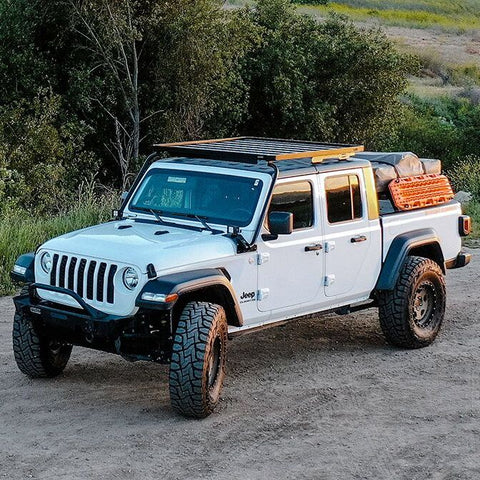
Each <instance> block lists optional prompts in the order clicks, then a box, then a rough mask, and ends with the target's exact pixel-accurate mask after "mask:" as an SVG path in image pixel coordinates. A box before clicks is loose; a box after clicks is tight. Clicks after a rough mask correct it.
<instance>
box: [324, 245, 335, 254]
mask: <svg viewBox="0 0 480 480" xmlns="http://www.w3.org/2000/svg"><path fill="white" fill-rule="evenodd" d="M333 250H335V242H325V253H329V252H333Z"/></svg>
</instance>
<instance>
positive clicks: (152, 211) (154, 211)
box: [148, 208, 167, 225]
mask: <svg viewBox="0 0 480 480" xmlns="http://www.w3.org/2000/svg"><path fill="white" fill-rule="evenodd" d="M148 211H149V212H150V213H151V214H152V215H153V216H154V217H155V218H156V219H157V220H158V221H159V222H160V223H161V224H163V225H166V224H167V222H166V221H165V220H164V219H163V218H162V217H161V216H160V213H161V212H157V210H154V209H153V208H149V209H148Z"/></svg>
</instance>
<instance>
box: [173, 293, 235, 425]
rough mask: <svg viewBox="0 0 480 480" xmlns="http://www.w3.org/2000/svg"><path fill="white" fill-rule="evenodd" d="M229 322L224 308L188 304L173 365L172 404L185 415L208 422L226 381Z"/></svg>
mask: <svg viewBox="0 0 480 480" xmlns="http://www.w3.org/2000/svg"><path fill="white" fill-rule="evenodd" d="M227 333H228V331H227V320H226V316H225V310H224V309H223V307H221V306H220V305H216V304H213V303H207V302H191V303H188V304H187V305H186V306H185V308H184V310H183V312H182V314H181V316H180V321H179V323H178V327H177V330H176V332H175V338H174V341H173V349H172V359H171V363H170V400H171V403H172V407H173V409H174V410H176V411H177V412H178V413H180V414H181V415H184V416H186V417H193V418H205V417H207V416H208V415H210V414H211V413H212V412H213V410H214V409H215V407H216V405H217V403H218V401H219V399H220V392H221V390H222V386H223V381H224V378H225V363H226V352H227Z"/></svg>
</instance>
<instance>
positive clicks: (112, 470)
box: [0, 250, 480, 480]
mask: <svg viewBox="0 0 480 480" xmlns="http://www.w3.org/2000/svg"><path fill="white" fill-rule="evenodd" d="M473 253H474V258H473V262H472V264H471V265H469V266H468V267H467V268H464V269H460V270H456V271H450V272H449V273H448V276H447V284H448V310H447V315H446V322H445V327H444V330H443V332H442V334H441V336H440V337H439V338H438V339H437V341H436V342H435V344H434V345H432V346H431V347H428V348H425V349H422V350H416V351H402V350H398V349H394V348H391V347H389V346H387V345H386V344H385V342H384V340H383V338H382V335H381V332H380V330H379V327H378V319H377V313H376V311H375V310H368V311H364V312H361V313H358V314H355V315H350V316H345V317H339V316H335V315H332V316H327V317H322V318H318V319H308V320H300V321H298V322H292V323H290V324H288V325H286V326H284V327H278V328H274V329H271V330H266V331H263V332H261V333H257V334H252V335H249V336H245V337H242V338H238V339H236V340H234V341H233V342H232V343H231V344H230V345H229V364H228V365H229V368H228V377H227V381H226V385H225V387H224V391H223V396H222V401H221V404H220V408H219V409H218V411H217V412H216V413H214V414H213V415H212V416H210V417H209V418H207V419H206V420H202V421H196V420H186V419H183V418H181V417H179V416H177V415H176V414H174V412H173V411H172V410H171V409H170V407H169V399H168V385H167V368H166V367H164V366H158V365H153V364H148V363H135V364H129V363H127V362H125V361H124V360H122V359H120V358H117V357H116V356H113V355H108V354H102V353H99V352H94V351H89V350H86V349H81V348H76V349H74V352H73V354H72V358H71V361H70V363H69V365H68V366H67V368H66V370H65V372H64V374H63V375H62V376H60V377H58V378H57V379H54V380H30V379H29V378H27V377H25V376H23V375H22V374H21V373H20V372H19V371H18V370H17V368H16V365H15V362H14V360H13V354H12V349H11V328H12V316H13V307H12V301H11V299H10V298H2V299H0V369H1V373H0V478H2V477H4V478H8V479H12V480H14V479H25V478H35V479H49V480H50V479H52V478H55V479H70V478H72V479H82V480H83V479H85V480H88V479H97V478H102V479H142V480H148V479H154V478H155V479H157V478H162V479H184V478H185V479H186V478H188V479H202V478H205V479H227V478H228V479H229V480H234V479H296V480H297V479H315V480H316V479H406V480H407V479H408V480H414V479H420V478H421V479H435V480H440V479H445V480H447V479H448V480H453V479H458V480H465V479H472V480H473V479H475V480H477V479H478V478H480V460H479V458H480V393H479V386H480V383H479V358H478V356H479V351H480V313H479V309H478V306H479V304H480V303H479V296H480V288H479V278H480V252H479V251H478V250H477V251H473Z"/></svg>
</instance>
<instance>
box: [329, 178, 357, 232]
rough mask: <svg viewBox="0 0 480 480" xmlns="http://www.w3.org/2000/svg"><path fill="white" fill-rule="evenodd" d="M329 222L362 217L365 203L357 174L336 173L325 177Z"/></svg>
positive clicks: (346, 220) (347, 220)
mask: <svg viewBox="0 0 480 480" xmlns="http://www.w3.org/2000/svg"><path fill="white" fill-rule="evenodd" d="M325 194H326V199H327V217H328V222H329V223H331V224H332V223H341V222H349V221H352V220H356V219H359V218H362V216H363V205H362V197H361V194H360V181H359V178H358V176H357V175H351V174H349V175H336V176H332V177H327V178H326V179H325Z"/></svg>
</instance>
